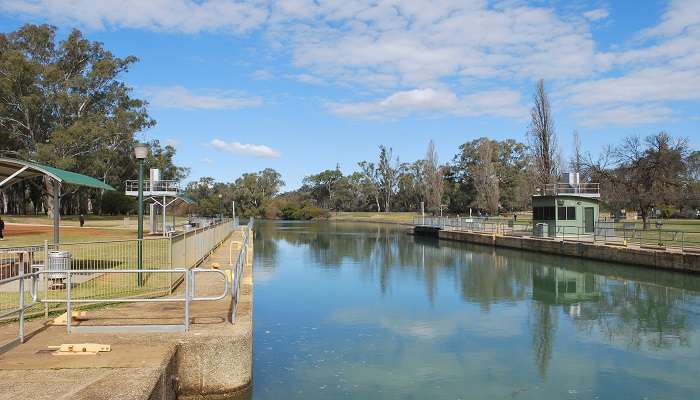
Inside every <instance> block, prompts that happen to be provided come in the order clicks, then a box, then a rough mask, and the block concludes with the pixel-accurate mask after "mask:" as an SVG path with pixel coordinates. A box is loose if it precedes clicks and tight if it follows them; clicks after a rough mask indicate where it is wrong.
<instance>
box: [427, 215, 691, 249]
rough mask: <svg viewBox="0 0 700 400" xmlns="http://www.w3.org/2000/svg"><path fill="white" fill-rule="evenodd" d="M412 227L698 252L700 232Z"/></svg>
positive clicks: (435, 220) (469, 221) (466, 222)
mask: <svg viewBox="0 0 700 400" xmlns="http://www.w3.org/2000/svg"><path fill="white" fill-rule="evenodd" d="M413 224H414V225H415V226H430V227H434V228H440V229H444V230H453V231H464V232H475V233H485V234H494V235H504V236H506V235H507V236H521V237H532V238H538V239H551V240H563V241H575V242H588V243H601V244H607V245H611V246H623V247H627V246H633V247H640V248H650V249H658V250H674V251H681V252H700V232H696V231H690V230H675V229H663V228H662V225H660V226H659V227H658V228H649V229H643V228H640V227H639V225H637V224H634V223H617V222H611V221H598V222H597V223H595V224H594V225H593V227H592V229H591V228H586V227H585V226H562V225H556V224H554V223H551V224H548V223H539V224H537V223H536V224H534V225H533V223H532V222H518V221H515V220H510V219H502V218H494V219H490V218H457V217H415V218H414V220H413Z"/></svg>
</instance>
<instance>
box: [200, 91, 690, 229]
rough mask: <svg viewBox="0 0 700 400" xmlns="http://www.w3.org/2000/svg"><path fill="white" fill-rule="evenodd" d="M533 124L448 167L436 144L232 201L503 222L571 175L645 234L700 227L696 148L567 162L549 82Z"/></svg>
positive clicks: (256, 206)
mask: <svg viewBox="0 0 700 400" xmlns="http://www.w3.org/2000/svg"><path fill="white" fill-rule="evenodd" d="M530 117H531V120H530V124H529V127H528V131H527V134H526V137H527V142H526V143H521V142H519V141H517V140H514V139H505V140H501V141H499V140H493V139H490V138H488V137H481V138H478V139H474V140H471V141H467V142H465V143H463V144H462V145H460V146H459V148H458V149H457V153H456V154H455V155H454V156H452V158H451V159H450V160H449V161H448V162H445V163H441V162H440V161H439V157H438V153H437V150H436V148H435V144H434V143H433V142H432V141H431V142H429V143H428V146H427V149H426V152H425V157H423V158H421V159H419V160H416V161H413V162H402V161H401V160H400V159H399V157H398V156H396V155H395V154H394V152H393V150H392V149H391V148H390V147H388V146H385V145H380V146H379V149H378V154H377V158H376V159H375V160H365V161H360V162H358V163H357V165H356V168H355V170H354V171H352V172H350V173H349V174H344V173H343V172H342V171H341V169H340V166H339V165H336V166H335V168H330V169H326V170H323V171H320V172H318V173H315V174H310V175H308V176H306V177H305V178H304V180H303V182H302V186H301V187H300V188H299V189H297V190H293V191H289V192H285V193H278V192H279V190H280V189H281V187H282V186H283V182H282V181H281V179H279V177H280V175H279V173H277V172H276V171H273V170H265V171H261V172H260V173H257V174H246V175H244V177H242V178H240V179H239V180H237V181H236V182H235V183H234V184H231V185H230V187H229V189H228V191H227V193H228V194H229V195H228V197H227V199H229V198H230V199H231V200H235V201H237V202H238V204H241V208H240V211H241V212H242V214H243V215H246V216H260V217H267V218H289V219H308V218H314V217H319V216H324V215H327V212H333V211H374V212H391V211H412V212H417V211H420V206H421V203H422V204H424V206H425V210H426V211H427V212H428V213H432V214H439V213H441V212H444V213H450V214H461V215H466V214H469V212H474V213H480V214H482V215H498V214H502V213H511V212H516V211H523V210H529V209H530V208H531V199H532V194H533V193H535V191H536V190H537V188H538V187H541V186H542V185H546V184H552V183H556V182H558V180H559V177H560V175H561V174H562V172H565V171H568V172H573V173H578V174H579V176H580V181H581V183H599V184H600V187H601V200H602V206H603V209H606V210H608V211H611V212H615V211H619V210H622V209H627V210H636V211H637V212H638V213H639V215H640V216H641V218H642V220H643V222H644V226H645V227H646V226H647V223H648V219H649V217H650V213H651V212H652V210H653V211H655V212H656V213H660V215H661V216H662V217H692V216H694V215H695V213H696V212H697V210H698V209H700V151H698V150H697V149H694V148H693V147H692V146H691V145H690V143H689V142H688V140H687V139H684V138H673V137H671V136H670V135H669V134H667V133H666V132H659V133H657V134H653V135H650V136H647V137H644V138H640V137H638V136H630V137H627V138H625V139H624V140H622V142H621V143H620V144H618V145H616V146H607V147H605V148H604V149H602V151H601V152H600V154H599V156H597V157H593V156H592V155H591V154H590V153H583V152H582V150H581V140H580V137H579V134H578V132H576V131H574V132H573V133H572V136H573V138H572V139H573V140H572V141H573V143H574V145H573V149H572V150H573V151H572V155H571V157H570V158H569V159H568V160H565V159H564V158H563V157H562V154H561V149H560V147H559V144H558V138H557V133H556V131H555V128H554V120H553V116H552V111H551V105H550V101H549V96H548V93H547V90H546V87H545V82H544V81H543V80H540V81H539V82H537V83H536V85H535V88H534V91H533V99H532V108H531V113H530ZM264 176H276V177H277V178H278V179H276V180H274V182H275V185H268V188H269V189H268V190H267V191H257V192H256V191H255V190H254V189H253V186H255V182H256V179H258V180H260V179H263V181H266V182H269V180H267V179H264V178H263V177H264ZM210 186H211V185H210ZM270 189H274V190H270ZM255 193H257V195H255ZM252 199H255V201H252Z"/></svg>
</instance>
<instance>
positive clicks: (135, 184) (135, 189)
mask: <svg viewBox="0 0 700 400" xmlns="http://www.w3.org/2000/svg"><path fill="white" fill-rule="evenodd" d="M125 188H126V190H125V194H126V195H127V196H134V197H136V196H138V195H139V181H138V180H128V181H126V186H125ZM181 195H182V190H181V189H180V182H179V181H173V180H166V181H149V180H145V181H144V182H143V196H144V197H164V196H165V197H181Z"/></svg>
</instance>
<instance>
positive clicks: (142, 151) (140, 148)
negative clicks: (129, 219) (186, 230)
mask: <svg viewBox="0 0 700 400" xmlns="http://www.w3.org/2000/svg"><path fill="white" fill-rule="evenodd" d="M134 157H136V159H137V160H138V161H139V198H138V203H139V220H138V231H137V239H138V240H137V243H136V248H137V250H136V251H137V261H136V269H138V270H142V269H143V161H144V160H145V159H146V157H148V146H147V145H145V144H143V143H136V144H134ZM136 278H137V281H138V285H139V286H142V285H143V276H141V273H140V272H139V273H138V275H137V276H136Z"/></svg>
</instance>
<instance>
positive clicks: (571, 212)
mask: <svg viewBox="0 0 700 400" xmlns="http://www.w3.org/2000/svg"><path fill="white" fill-rule="evenodd" d="M557 219H558V220H559V221H567V220H568V221H575V220H576V207H557Z"/></svg>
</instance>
